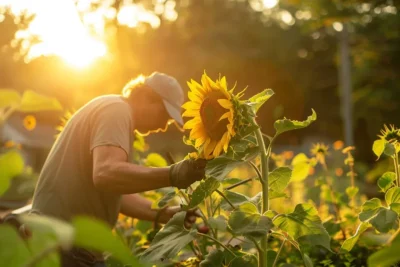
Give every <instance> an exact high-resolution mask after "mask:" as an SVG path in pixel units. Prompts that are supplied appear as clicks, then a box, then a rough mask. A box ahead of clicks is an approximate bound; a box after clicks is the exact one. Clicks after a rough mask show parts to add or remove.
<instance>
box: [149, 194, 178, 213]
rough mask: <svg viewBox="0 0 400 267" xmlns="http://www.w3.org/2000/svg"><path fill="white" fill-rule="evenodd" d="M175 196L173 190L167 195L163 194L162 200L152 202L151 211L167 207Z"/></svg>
mask: <svg viewBox="0 0 400 267" xmlns="http://www.w3.org/2000/svg"><path fill="white" fill-rule="evenodd" d="M176 195H177V193H176V191H175V190H171V191H169V192H167V193H165V194H164V196H163V197H162V198H160V199H159V200H157V201H153V204H152V205H151V208H152V209H158V208H159V209H162V208H164V207H165V206H167V205H168V203H169V202H170V201H171V200H172V199H174V197H175V196H176Z"/></svg>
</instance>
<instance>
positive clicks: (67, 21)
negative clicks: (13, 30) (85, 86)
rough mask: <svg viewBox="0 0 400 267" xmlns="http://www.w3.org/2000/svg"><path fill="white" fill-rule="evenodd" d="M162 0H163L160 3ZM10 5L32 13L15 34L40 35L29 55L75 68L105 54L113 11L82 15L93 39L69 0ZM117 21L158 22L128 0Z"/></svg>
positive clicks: (170, 4)
mask: <svg viewBox="0 0 400 267" xmlns="http://www.w3.org/2000/svg"><path fill="white" fill-rule="evenodd" d="M90 2H91V1H90V0H86V1H84V0H81V1H80V2H79V3H80V5H79V6H78V9H80V10H85V9H87V8H88V4H89V3H90ZM158 2H159V4H157V5H156V6H155V12H156V13H158V14H162V15H163V16H164V17H165V18H166V19H168V20H175V19H176V18H177V17H178V14H177V13H176V11H175V1H167V2H165V1H163V0H159V1H158ZM163 2H165V4H163ZM261 3H262V5H263V7H264V8H273V7H275V6H276V5H277V3H278V0H262V1H261ZM5 5H10V6H11V8H12V11H13V12H14V13H17V14H18V13H20V12H21V11H23V10H29V12H31V13H34V14H36V17H35V19H34V20H33V22H32V23H31V25H30V27H29V30H28V32H19V33H18V35H17V37H21V38H23V37H25V36H29V35H30V34H33V35H38V36H40V38H41V39H42V42H41V43H40V44H37V45H34V46H33V47H31V48H30V52H29V54H28V59H29V58H35V57H37V56H40V55H57V56H59V57H61V58H62V59H64V61H65V62H67V63H68V64H70V65H71V66H74V67H77V68H84V67H87V66H89V65H90V64H91V63H93V61H94V60H96V59H97V58H99V57H103V56H104V55H106V54H107V47H106V45H105V44H104V42H102V40H101V39H100V38H99V37H101V33H102V31H103V29H104V27H103V26H104V20H103V18H104V17H108V18H110V17H112V16H115V15H116V14H115V11H114V12H110V11H112V10H110V9H105V8H104V9H102V8H100V9H99V10H98V12H94V13H90V14H88V15H87V16H85V17H84V18H83V20H84V22H85V24H87V25H91V26H93V27H94V28H95V29H96V31H98V33H99V37H98V38H97V39H96V38H95V37H94V36H93V35H90V34H89V33H88V30H87V27H85V26H84V25H83V23H82V22H81V20H80V18H79V15H78V13H77V10H76V6H75V4H74V1H72V0H0V7H1V6H5ZM117 19H118V21H119V22H120V23H121V24H124V25H127V26H128V27H136V26H137V24H138V22H139V21H144V22H147V23H149V24H150V25H151V26H152V27H154V28H156V27H158V26H159V24H160V21H159V18H158V17H157V16H156V14H154V13H153V12H150V11H147V10H145V9H144V8H143V6H140V5H135V4H128V5H126V6H124V8H123V9H122V10H121V11H120V12H119V14H118V15H117Z"/></svg>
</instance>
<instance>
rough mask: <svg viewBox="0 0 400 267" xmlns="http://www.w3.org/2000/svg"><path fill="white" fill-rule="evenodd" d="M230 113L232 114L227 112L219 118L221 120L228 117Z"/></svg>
mask: <svg viewBox="0 0 400 267" xmlns="http://www.w3.org/2000/svg"><path fill="white" fill-rule="evenodd" d="M230 115H231V113H230V112H226V113H224V114H223V115H222V116H221V118H219V120H220V121H222V120H223V119H228V118H229V117H230Z"/></svg>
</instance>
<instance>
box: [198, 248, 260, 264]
mask: <svg viewBox="0 0 400 267" xmlns="http://www.w3.org/2000/svg"><path fill="white" fill-rule="evenodd" d="M231 251H233V252H234V254H235V255H232V253H230V252H229V251H226V250H224V251H221V250H213V251H211V252H210V253H209V254H207V256H206V257H205V259H204V260H203V261H202V262H200V267H221V266H229V267H254V266H256V265H257V258H256V257H255V256H254V255H252V254H248V253H245V252H243V251H242V250H236V249H234V248H231Z"/></svg>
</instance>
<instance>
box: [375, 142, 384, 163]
mask: <svg viewBox="0 0 400 267" xmlns="http://www.w3.org/2000/svg"><path fill="white" fill-rule="evenodd" d="M385 144H386V140H383V139H379V140H375V141H374V144H373V145H372V151H373V152H374V153H375V155H376V156H377V157H378V158H377V160H378V159H379V158H380V157H381V155H382V153H383V151H385Z"/></svg>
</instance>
